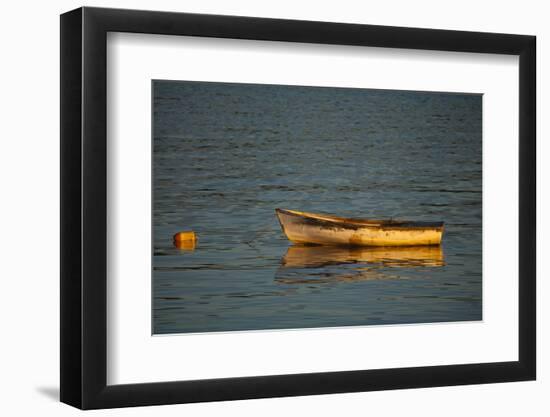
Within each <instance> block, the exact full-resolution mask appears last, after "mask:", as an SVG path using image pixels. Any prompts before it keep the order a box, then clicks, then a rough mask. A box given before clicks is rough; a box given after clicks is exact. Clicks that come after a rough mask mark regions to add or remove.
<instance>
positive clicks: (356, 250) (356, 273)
mask: <svg viewBox="0 0 550 417" xmlns="http://www.w3.org/2000/svg"><path fill="white" fill-rule="evenodd" d="M444 265H445V260H444V255H443V250H442V248H441V246H439V245H437V246H408V247H370V248H368V247H339V246H301V245H295V246H291V247H289V248H288V251H287V252H286V254H285V255H284V256H283V258H282V259H281V266H280V268H279V269H278V271H277V274H276V276H275V280H276V281H277V282H279V283H285V284H300V283H302V284H303V283H308V284H310V283H325V282H350V281H365V280H379V279H399V278H402V276H400V274H399V273H398V271H391V270H388V269H386V268H421V267H442V266H444ZM394 272H395V273H394Z"/></svg>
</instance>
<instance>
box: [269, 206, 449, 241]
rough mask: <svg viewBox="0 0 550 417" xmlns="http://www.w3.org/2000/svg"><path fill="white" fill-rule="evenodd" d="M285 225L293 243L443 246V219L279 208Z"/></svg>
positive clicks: (283, 225) (281, 220)
mask: <svg viewBox="0 0 550 417" xmlns="http://www.w3.org/2000/svg"><path fill="white" fill-rule="evenodd" d="M275 212H276V213H277V217H278V219H279V223H280V224H281V228H282V229H283V233H284V234H285V235H286V237H287V238H288V239H289V240H290V241H291V242H293V243H298V244H313V245H340V246H419V245H439V244H441V238H442V237H443V229H444V226H443V222H419V221H408V220H393V219H392V220H374V219H354V218H346V217H338V216H333V215H330V214H319V213H307V212H304V211H296V210H286V209H279V208H278V209H275Z"/></svg>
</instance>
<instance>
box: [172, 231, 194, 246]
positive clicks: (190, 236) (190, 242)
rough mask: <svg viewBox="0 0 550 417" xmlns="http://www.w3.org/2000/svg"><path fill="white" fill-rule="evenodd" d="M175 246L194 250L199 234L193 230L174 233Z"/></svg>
mask: <svg viewBox="0 0 550 417" xmlns="http://www.w3.org/2000/svg"><path fill="white" fill-rule="evenodd" d="M173 239H174V246H175V247H176V248H179V249H185V250H194V249H195V245H196V243H197V236H196V235H195V232H193V231H182V232H178V233H176V234H175V235H174V238H173Z"/></svg>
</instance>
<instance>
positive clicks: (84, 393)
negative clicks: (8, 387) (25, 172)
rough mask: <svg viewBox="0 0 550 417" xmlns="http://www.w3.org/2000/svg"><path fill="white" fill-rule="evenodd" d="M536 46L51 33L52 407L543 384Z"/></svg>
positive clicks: (444, 36)
mask: <svg viewBox="0 0 550 417" xmlns="http://www.w3.org/2000/svg"><path fill="white" fill-rule="evenodd" d="M535 42H536V40H535V37H533V36H526V35H509V34H494V33H476V32H460V31H447V30H432V29H416V28H401V27H387V26H371V25H356V24H341V23H327V22H310V21H292V20H277V19H265V18H250V17H236V16H216V15H199V14H185V13H169V12H152V11H136V10H118V9H101V8H87V7H85V8H80V9H77V10H73V11H71V12H68V13H65V14H63V15H62V16H61V312H60V314H61V401H63V402H65V403H67V404H70V405H73V406H75V407H79V408H82V409H93V408H112V407H125V406H140V405H156V404H174V403H189V402H201V401H220V400H234V399H248V398H266V397H281V396H298V395H313V394H326V393H343V392H357V391H374V390H387V389H400V388H420V387H434V386H445V385H463V384H481V383H495V382H506V381H524V380H533V379H535V376H536V314H535V312H536V304H535V301H536V281H535V278H536V276H535V256H536V255H535V249H536V216H535V215H536V212H535V211H536V204H535V202H536V192H535V172H536V166H535V162H536V155H535V153H536V146H535V103H536V95H535V79H536V77H535V67H536V58H535V49H536V48H535Z"/></svg>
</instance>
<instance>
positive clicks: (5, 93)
mask: <svg viewBox="0 0 550 417" xmlns="http://www.w3.org/2000/svg"><path fill="white" fill-rule="evenodd" d="M81 5H82V3H80V2H78V1H73V0H60V1H57V2H55V3H48V2H38V1H26V2H9V3H6V4H4V5H3V8H2V15H1V16H2V18H1V23H0V30H1V32H2V36H1V37H0V42H1V45H2V48H1V53H2V55H1V56H2V63H1V65H0V72H1V77H0V83H1V87H0V107H1V111H0V115H1V121H2V123H1V124H0V132H1V142H0V143H1V145H0V146H1V152H0V158H1V159H0V184H1V190H2V194H1V196H2V204H1V205H0V232H1V236H2V238H1V239H0V245H1V248H0V249H1V252H0V253H1V254H2V258H1V259H2V262H1V263H0V271H1V274H0V277H1V280H2V281H1V282H2V284H3V285H2V290H3V291H2V292H1V293H0V322H1V327H0V328H1V329H2V343H1V344H0V372H1V374H0V392H1V393H2V394H1V397H2V400H1V401H0V410H1V414H3V415H33V414H37V413H40V414H42V415H59V416H65V415H76V414H77V413H78V411H76V410H75V409H73V408H71V407H69V406H66V405H63V404H60V403H58V400H57V396H58V392H59V384H58V379H59V370H58V369H59V360H58V356H59V353H58V349H59V343H58V340H59V324H58V311H59V278H58V277H59V220H58V218H59V215H58V213H59V186H58V183H59V17H58V15H59V14H60V13H62V12H64V11H67V10H70V9H73V8H76V7H79V6H81ZM86 5H88V6H103V7H123V8H138V9H157V10H168V11H180V12H197V13H215V14H234V15H235V14H236V15H248V16H263V17H279V18H292V19H307V20H325V21H340V22H350V23H370V24H380V25H395V26H415V27H426V28H441V29H460V30H474V31H490V32H508V33H521V34H532V35H537V37H538V74H539V79H538V119H539V129H538V137H539V156H538V160H539V186H538V192H539V229H538V230H539V250H538V257H539V259H540V260H541V261H540V262H539V275H538V276H539V285H538V291H539V295H538V299H539V304H538V313H539V321H538V330H539V342H538V348H539V366H538V373H539V377H538V381H536V382H526V383H507V384H494V385H481V386H465V387H451V388H431V389H417V390H402V391H387V392H376V393H358V394H341V395H324V396H313V397H299V398H282V399H270V400H253V401H236V402H226V403H209V404H192V405H178V406H164V407H145V408H138V409H119V410H108V411H98V412H95V413H94V414H97V415H113V414H115V413H116V414H117V415H118V414H120V415H132V416H134V415H138V416H149V415H155V416H157V415H159V416H164V415H166V416H168V415H180V414H182V413H186V414H187V415H192V416H214V415H220V414H222V413H223V415H228V416H237V415H238V416H256V415H260V414H261V415H268V416H269V415H273V416H275V415H277V416H278V415H284V414H289V415H299V414H307V415H309V414H314V415H320V416H325V415H326V416H329V415H334V414H344V413H345V414H346V415H363V414H365V413H369V414H371V415H409V416H417V415H418V416H423V417H428V416H441V415H446V416H461V417H463V416H465V415H466V416H468V415H484V414H486V415H499V416H515V415H518V414H525V415H529V416H543V415H548V413H549V412H550V404H549V403H548V400H547V395H544V394H546V393H547V392H549V391H550V361H549V360H548V359H547V355H546V352H548V351H549V342H550V330H549V326H548V325H547V324H546V321H547V319H548V318H550V305H549V304H545V303H544V301H545V300H546V299H548V297H549V296H550V284H549V282H548V281H547V278H548V277H547V276H548V274H549V273H550V269H549V267H548V266H547V265H544V264H543V262H542V261H543V258H544V256H545V255H546V254H547V253H548V250H549V249H550V247H549V243H548V242H549V237H548V236H549V234H550V230H549V228H550V226H549V225H550V222H549V221H548V220H546V219H544V218H543V216H542V215H541V213H542V212H543V211H544V210H548V209H550V204H549V203H550V202H549V192H548V190H546V191H545V190H543V185H544V184H545V183H546V181H545V180H548V178H549V175H550V168H548V165H547V166H546V167H543V166H542V161H545V160H546V161H547V160H548V159H549V158H550V152H549V151H548V150H549V147H548V145H547V144H543V143H542V142H543V141H542V138H543V137H544V135H545V133H547V131H548V129H547V128H546V129H544V130H543V125H544V124H545V120H543V114H544V113H543V111H544V110H545V103H544V102H543V100H544V99H545V98H546V97H548V96H549V95H550V91H549V87H548V85H549V83H547V82H546V80H545V77H544V75H543V71H544V70H545V69H546V68H547V63H548V60H549V58H550V48H549V47H548V40H549V39H550V26H548V23H547V20H548V19H547V16H548V10H545V9H546V7H545V3H544V2H540V1H535V0H524V1H521V2H518V1H514V2H509V1H486V2H480V1H479V0H473V1H472V0H462V1H460V2H452V3H444V2H441V1H428V0H416V1H406V0H396V1H391V2H382V1H376V2H375V1H364V2H354V1H352V0H340V1H338V2H325V3H323V2H320V1H305V0H304V1H299V0H278V1H271V2H269V3H267V2H259V1H254V0H232V1H230V2H228V1H223V0H201V1H197V0H192V1H187V2H179V1H176V0H157V1H147V0H123V1H118V2H117V1H93V0H88V1H87V2H86ZM543 234H544V235H545V236H544V237H543Z"/></svg>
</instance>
